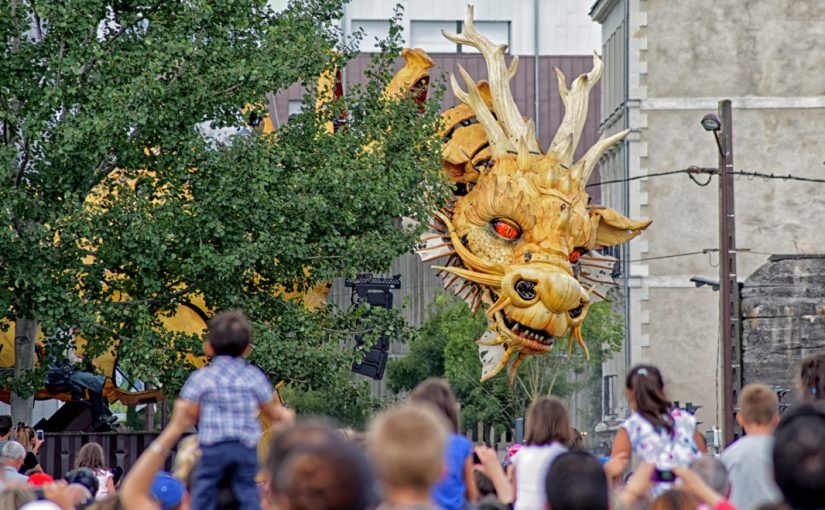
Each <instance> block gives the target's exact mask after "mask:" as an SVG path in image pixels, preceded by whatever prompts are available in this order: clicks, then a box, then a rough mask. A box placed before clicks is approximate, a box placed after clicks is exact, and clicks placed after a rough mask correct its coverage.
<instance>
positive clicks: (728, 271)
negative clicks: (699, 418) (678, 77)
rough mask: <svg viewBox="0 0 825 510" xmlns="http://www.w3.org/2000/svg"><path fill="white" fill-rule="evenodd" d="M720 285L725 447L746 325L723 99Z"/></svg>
mask: <svg viewBox="0 0 825 510" xmlns="http://www.w3.org/2000/svg"><path fill="white" fill-rule="evenodd" d="M719 120H720V124H721V126H720V129H719V131H715V133H717V135H716V136H717V145H718V146H719V284H720V291H721V292H720V299H721V314H720V323H721V333H722V371H723V374H724V376H723V379H724V388H723V392H724V395H723V397H722V402H723V412H724V417H723V420H722V425H723V430H724V436H725V446H727V445H730V444H731V443H732V442H733V441H734V440H735V439H736V437H737V436H739V435H741V430H739V426H738V424H737V422H736V414H735V413H736V406H737V402H738V399H739V392H740V391H741V389H742V333H741V332H742V324H741V315H740V309H739V305H740V303H739V297H740V296H739V282H738V281H737V276H736V216H735V213H734V193H733V173H732V172H733V119H732V115H731V102H730V100H728V99H725V100H722V101H719Z"/></svg>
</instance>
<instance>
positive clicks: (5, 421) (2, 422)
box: [0, 414, 11, 437]
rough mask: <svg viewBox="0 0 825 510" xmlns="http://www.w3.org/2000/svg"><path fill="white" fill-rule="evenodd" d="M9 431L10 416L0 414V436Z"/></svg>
mask: <svg viewBox="0 0 825 510" xmlns="http://www.w3.org/2000/svg"><path fill="white" fill-rule="evenodd" d="M9 432H11V416H9V415H7V414H4V415H3V416H0V437H2V436H5V435H7V434H8V433H9Z"/></svg>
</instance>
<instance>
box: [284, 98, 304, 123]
mask: <svg viewBox="0 0 825 510" xmlns="http://www.w3.org/2000/svg"><path fill="white" fill-rule="evenodd" d="M287 108H288V111H287V114H286V116H287V118H289V119H291V118H292V116H293V115H298V114H299V113H301V111H303V109H304V102H303V101H302V100H301V99H290V100H289V105H288V106H287Z"/></svg>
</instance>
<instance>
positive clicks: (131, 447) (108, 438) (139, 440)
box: [40, 432, 173, 478]
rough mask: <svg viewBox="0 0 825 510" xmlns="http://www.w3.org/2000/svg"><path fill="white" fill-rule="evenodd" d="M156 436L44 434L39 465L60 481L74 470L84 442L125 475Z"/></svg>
mask: <svg viewBox="0 0 825 510" xmlns="http://www.w3.org/2000/svg"><path fill="white" fill-rule="evenodd" d="M157 437H158V434H157V433H153V432H130V433H116V432H110V433H99V434H86V433H80V432H64V433H54V434H50V433H47V434H46V441H45V442H44V443H43V446H41V448H40V465H41V466H42V467H43V470H44V471H45V472H46V473H49V474H50V475H52V476H53V477H55V478H60V477H62V476H64V475H65V474H66V473H68V472H69V471H71V470H72V469H74V463H75V458H76V456H77V452H78V451H80V448H81V447H83V445H85V444H86V443H92V442H94V443H97V444H99V445H100V446H102V447H103V454H104V458H105V459H106V464H107V467H109V468H113V467H115V466H120V467H122V468H123V469H124V472H126V471H128V470H129V469H130V468H131V467H132V465H133V464H134V463H135V462H136V461H137V459H138V457H139V456H140V454H141V453H143V451H144V450H146V448H147V447H148V446H149V443H151V442H152V441H154V440H155V438H157ZM172 458H173V457H170V458H169V459H167V460H166V464H165V469H169V468H170V467H171V465H172Z"/></svg>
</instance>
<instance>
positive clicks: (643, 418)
mask: <svg viewBox="0 0 825 510" xmlns="http://www.w3.org/2000/svg"><path fill="white" fill-rule="evenodd" d="M625 395H626V396H627V401H628V404H629V405H630V409H631V410H632V411H633V412H632V413H631V415H630V417H629V418H627V419H626V420H625V421H624V423H622V426H621V428H620V429H619V431H618V432H616V436H615V438H614V440H613V451H612V453H611V458H614V459H621V460H622V462H624V464H625V465H626V464H627V463H628V462H629V460H630V455H631V453H633V454H635V455H636V457H638V458H639V460H641V461H643V462H647V463H649V464H652V465H654V466H655V467H656V469H655V471H654V474H653V477H654V486H653V490H652V493H653V495H658V494H661V493H663V492H665V491H667V490H668V489H670V488H672V487H673V483H674V482H675V481H676V475H675V473H674V472H673V468H674V467H677V466H685V467H687V466H689V465H690V464H691V462H693V460H694V459H696V457H697V456H698V455H699V452H700V451H702V453H707V452H706V449H707V448H706V447H705V444H704V441H702V438H701V436H699V433H698V432H697V431H696V418H694V417H693V416H692V415H691V414H690V413H687V412H685V411H682V410H681V409H678V408H674V407H673V405H672V404H671V402H670V400H668V398H667V396H666V395H665V384H664V380H663V379H662V374H661V372H659V369H658V368H656V367H654V366H652V365H637V366H636V367H634V368H633V369H632V370H631V371H630V373H629V374H627V380H626V381H625Z"/></svg>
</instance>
